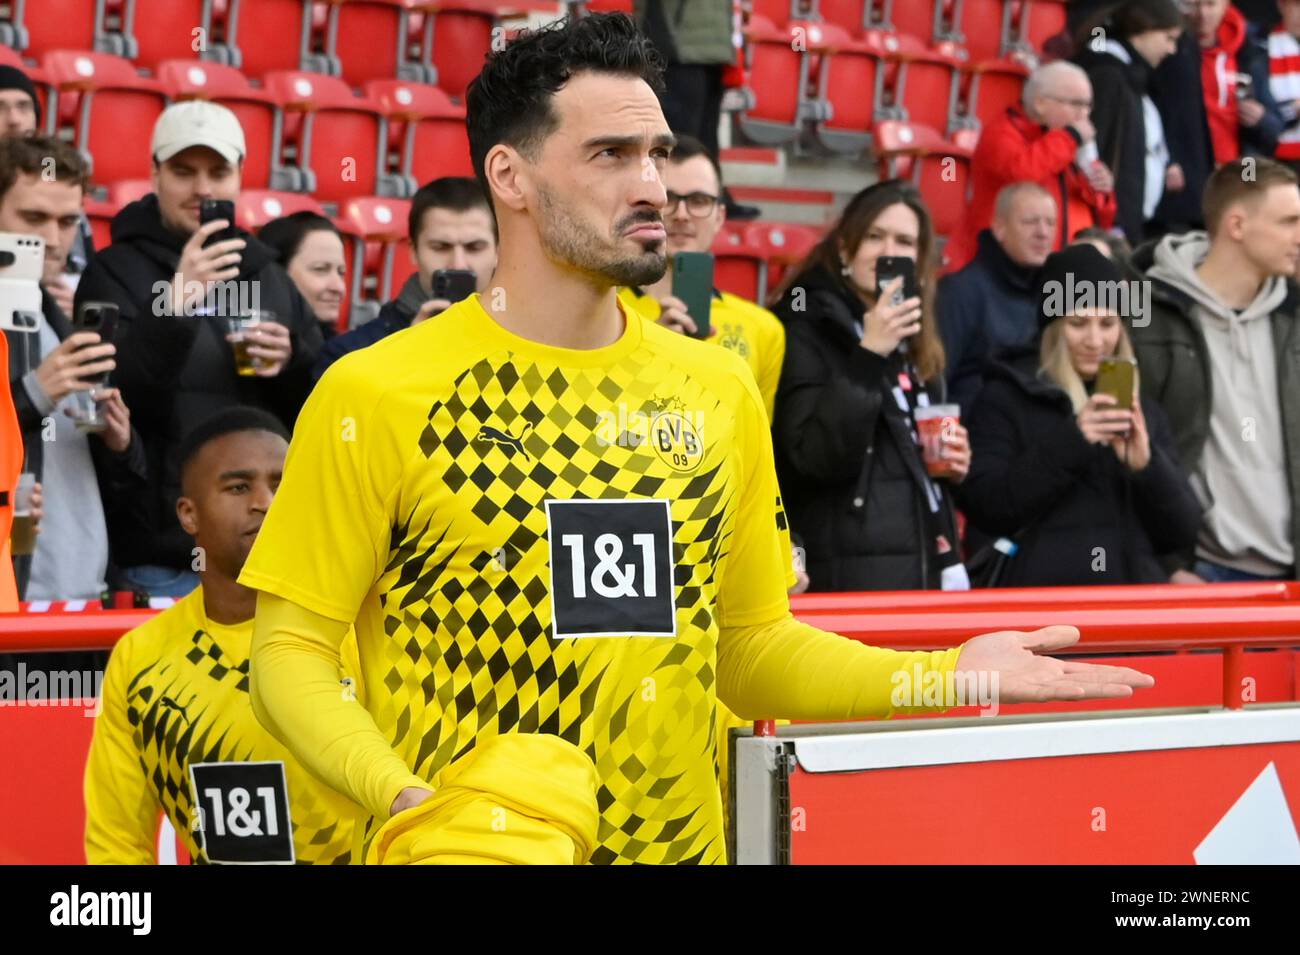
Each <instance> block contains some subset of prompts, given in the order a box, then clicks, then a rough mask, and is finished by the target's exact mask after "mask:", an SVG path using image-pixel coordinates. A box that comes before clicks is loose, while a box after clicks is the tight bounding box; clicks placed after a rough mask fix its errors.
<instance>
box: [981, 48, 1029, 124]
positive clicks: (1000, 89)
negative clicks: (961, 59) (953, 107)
mask: <svg viewBox="0 0 1300 955" xmlns="http://www.w3.org/2000/svg"><path fill="white" fill-rule="evenodd" d="M966 72H967V74H968V77H969V79H968V83H967V89H966V97H965V99H966V115H968V116H970V117H972V118H974V119H975V120H977V121H978V122H979V124H980V126H981V127H982V126H986V125H987V124H989V123H990V122H992V121H993V120H995V119H997V118H998V117H999V116H1001V115H1002V114H1003V112H1005V111H1006V108H1007V107H1008V106H1014V105H1015V104H1016V103H1019V102H1020V91H1021V89H1022V88H1023V87H1024V85H1025V78H1026V77H1027V76H1029V68H1028V67H1026V66H1025V65H1024V64H1023V63H1021V62H1020V61H1019V60H984V61H982V62H979V63H974V64H972V65H971V66H969V67H967V69H966Z"/></svg>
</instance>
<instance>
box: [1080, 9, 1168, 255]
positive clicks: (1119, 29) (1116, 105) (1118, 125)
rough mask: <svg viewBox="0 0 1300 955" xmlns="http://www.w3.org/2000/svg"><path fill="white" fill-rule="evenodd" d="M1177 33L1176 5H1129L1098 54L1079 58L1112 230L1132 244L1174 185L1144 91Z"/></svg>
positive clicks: (1089, 50)
mask: <svg viewBox="0 0 1300 955" xmlns="http://www.w3.org/2000/svg"><path fill="white" fill-rule="evenodd" d="M1182 29H1183V15H1182V12H1181V11H1180V10H1179V9H1178V6H1177V5H1176V4H1175V3H1174V0H1127V2H1125V3H1122V4H1120V5H1119V7H1118V8H1116V9H1115V10H1114V11H1113V12H1112V13H1111V15H1110V19H1109V20H1108V21H1107V27H1106V31H1105V42H1104V43H1103V44H1100V49H1098V45H1097V44H1092V43H1090V44H1089V45H1088V46H1087V47H1086V48H1085V49H1084V50H1082V51H1081V52H1080V53H1079V55H1078V57H1077V62H1078V63H1079V65H1080V66H1082V67H1083V68H1084V69H1085V70H1087V72H1088V79H1089V80H1091V81H1092V92H1093V103H1092V113H1091V118H1092V124H1093V126H1095V127H1096V130H1097V150H1098V151H1099V153H1100V154H1101V159H1102V161H1103V162H1105V163H1106V165H1107V168H1108V169H1110V170H1111V172H1112V173H1114V176H1115V201H1116V219H1115V223H1116V225H1118V226H1119V227H1120V228H1121V229H1122V230H1123V231H1124V234H1125V236H1127V237H1128V240H1129V241H1130V242H1134V243H1136V242H1140V241H1141V240H1142V238H1143V237H1144V235H1145V233H1146V223H1147V222H1148V221H1149V220H1151V219H1152V218H1153V217H1154V216H1155V213H1156V206H1157V205H1158V204H1159V203H1160V200H1161V197H1162V196H1163V195H1164V192H1165V187H1166V185H1170V186H1171V187H1176V186H1177V185H1178V183H1179V180H1178V179H1177V174H1176V173H1171V172H1169V146H1168V144H1167V143H1166V141H1165V133H1164V124H1163V122H1162V121H1161V118H1160V111H1159V110H1158V109H1157V108H1156V104H1155V103H1154V102H1153V101H1152V99H1151V97H1150V96H1149V95H1148V91H1147V87H1148V84H1149V83H1150V80H1151V72H1152V71H1153V70H1154V69H1155V68H1156V67H1158V66H1159V65H1160V63H1161V61H1162V60H1164V59H1165V57H1167V56H1169V55H1170V54H1171V53H1173V52H1174V49H1175V47H1176V45H1177V43H1178V36H1179V34H1180V33H1181V32H1182ZM1102 224H1103V225H1106V224H1107V223H1102ZM1075 231H1078V230H1077V229H1072V231H1071V234H1073V233H1074V232H1075Z"/></svg>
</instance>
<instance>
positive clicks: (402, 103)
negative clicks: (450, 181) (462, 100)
mask: <svg viewBox="0 0 1300 955" xmlns="http://www.w3.org/2000/svg"><path fill="white" fill-rule="evenodd" d="M366 93H367V94H369V95H370V97H371V98H372V99H374V100H375V101H376V102H378V103H379V105H380V107H381V108H382V109H383V111H384V115H385V116H386V117H388V123H389V144H390V147H391V146H395V147H396V149H397V152H398V155H399V156H400V157H401V160H400V162H401V167H400V168H401V172H402V174H403V175H405V176H409V177H410V178H412V179H413V180H414V181H415V182H416V183H417V184H423V183H426V182H428V181H429V180H431V179H438V178H440V177H442V176H472V175H474V164H473V163H472V162H471V160H470V155H469V134H468V133H467V132H466V130H465V107H463V106H457V105H456V104H455V103H453V102H452V101H451V99H450V98H449V97H448V96H447V94H446V93H445V92H443V91H442V90H441V89H439V88H438V87H436V86H429V85H428V84H425V83H407V82H404V81H402V80H375V81H372V82H370V83H367V84H366Z"/></svg>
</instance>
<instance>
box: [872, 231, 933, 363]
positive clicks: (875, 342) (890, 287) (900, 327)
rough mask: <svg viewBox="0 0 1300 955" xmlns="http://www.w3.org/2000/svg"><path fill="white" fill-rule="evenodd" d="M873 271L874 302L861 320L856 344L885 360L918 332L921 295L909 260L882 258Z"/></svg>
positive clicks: (913, 268) (890, 257)
mask: <svg viewBox="0 0 1300 955" xmlns="http://www.w3.org/2000/svg"><path fill="white" fill-rule="evenodd" d="M875 271H876V303H875V304H874V305H873V306H872V307H871V308H869V309H867V312H866V314H865V315H864V316H863V318H862V340H861V342H860V343H859V344H861V346H862V347H863V348H866V349H867V350H868V351H872V352H875V353H876V354H877V355H880V356H881V357H884V358H887V357H889V356H890V355H892V354H893V353H894V352H895V351H896V350H897V349H898V347H899V345H900V344H901V343H902V342H903V341H904V340H906V339H908V338H910V337H911V336H913V335H915V334H917V333H918V332H920V331H921V296H920V292H919V290H918V287H917V282H916V262H915V261H914V260H913V259H909V258H907V257H906V256H890V255H882V256H880V258H878V259H876V266H875Z"/></svg>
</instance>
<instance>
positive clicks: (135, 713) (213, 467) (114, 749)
mask: <svg viewBox="0 0 1300 955" xmlns="http://www.w3.org/2000/svg"><path fill="white" fill-rule="evenodd" d="M287 439H288V435H287V434H286V433H285V430H284V426H283V425H281V424H280V422H279V421H278V420H277V419H276V418H274V417H272V416H271V415H268V414H266V413H265V412H262V411H258V410H257V409H254V408H243V407H234V408H230V409H227V410H225V411H221V412H218V413H217V414H216V415H214V416H213V417H211V418H210V419H208V420H207V421H204V422H202V423H200V424H199V425H197V426H196V427H195V429H194V431H193V432H191V434H190V435H189V436H188V437H187V439H186V441H185V444H184V447H183V448H182V452H181V459H182V462H183V463H182V465H181V488H182V491H181V493H182V496H181V498H180V500H179V501H178V502H177V508H176V509H177V513H178V515H179V517H180V522H181V526H183V527H184V528H185V530H186V531H187V532H188V533H189V534H191V535H192V536H193V537H194V539H195V542H196V544H197V545H198V547H197V549H196V553H197V554H198V555H201V557H202V563H201V564H200V568H201V569H200V574H199V576H200V579H201V581H202V583H201V585H200V586H199V587H198V589H196V590H195V591H193V592H192V593H190V594H189V595H188V596H186V597H184V598H182V599H181V600H180V601H179V602H178V603H177V604H176V605H175V606H173V607H171V608H169V609H167V610H165V611H163V612H162V613H160V614H158V615H157V616H156V617H154V618H153V619H152V620H150V621H149V622H148V623H146V624H144V625H143V626H141V627H137V628H136V629H134V630H132V631H131V632H130V633H128V634H126V636H124V637H123V638H122V639H121V640H120V641H119V642H118V644H117V646H116V647H114V649H113V653H112V656H111V657H110V658H109V661H108V669H107V672H106V673H105V680H104V687H103V709H102V711H101V713H100V715H99V717H98V718H97V720H96V722H95V734H94V739H93V741H92V743H91V746H90V758H89V762H88V763H87V766H86V783H85V794H86V858H87V860H88V861H89V862H91V863H117V864H149V863H153V862H155V861H156V855H157V853H156V850H155V835H154V834H155V831H156V830H157V828H158V816H159V813H160V812H161V813H166V815H167V818H168V819H169V820H170V821H171V824H172V826H174V827H175V829H176V831H177V833H179V834H180V837H181V838H182V839H183V840H184V842H185V845H186V847H187V848H188V850H189V853H190V857H191V859H193V860H194V861H196V862H213V863H217V862H225V863H254V862H262V863H277V862H280V863H289V862H300V863H304V862H311V863H325V864H329V863H336V864H342V863H347V862H348V861H349V859H350V857H351V851H352V837H353V830H354V828H355V826H354V823H355V820H356V817H357V816H358V815H360V808H359V807H358V806H356V805H355V804H353V803H351V802H349V801H348V800H347V799H345V798H344V797H342V796H340V795H339V794H338V793H336V792H334V791H333V790H330V789H328V788H327V787H325V786H322V785H321V784H320V783H319V782H317V781H316V780H314V779H312V778H311V776H309V775H308V774H307V772H306V771H305V770H304V769H303V768H302V766H301V765H299V764H298V763H297V762H296V761H295V760H294V759H293V757H292V756H290V755H289V753H288V752H286V751H285V748H284V747H283V746H282V745H280V743H278V742H277V741H276V740H274V739H273V738H272V737H271V736H270V734H268V733H267V732H266V730H264V729H263V728H262V726H261V725H260V724H259V723H258V722H257V719H256V717H254V715H253V710H252V707H251V706H250V705H249V700H248V683H249V680H248V652H249V643H250V641H251V639H252V634H253V610H254V607H255V605H256V599H257V598H256V594H255V593H254V592H253V591H251V590H249V589H248V588H246V587H244V586H242V585H241V584H240V583H239V582H238V579H237V578H238V576H239V570H240V567H242V566H243V563H244V560H245V558H246V557H247V556H248V551H249V549H250V548H251V547H252V546H253V540H254V538H255V537H256V536H257V534H258V530H259V528H260V527H261V524H262V521H263V519H264V518H265V516H266V511H267V508H268V507H269V506H270V503H271V498H272V497H273V496H274V495H275V492H276V488H277V486H278V485H279V483H280V474H281V471H282V470H283V467H284V453H285V449H286V447H287V446H288V444H287ZM348 645H349V647H350V651H351V652H350V654H349V655H350V656H351V658H352V659H351V661H350V663H349V669H350V670H351V672H352V673H353V674H355V673H356V663H355V644H354V642H353V641H351V640H349V641H348ZM344 679H348V680H350V682H348V683H344V682H342V680H344ZM334 691H335V693H336V695H338V696H339V699H340V702H342V703H344V704H345V705H348V706H351V707H352V708H354V709H356V710H358V711H359V712H364V711H362V710H361V707H360V704H359V703H358V702H355V697H356V690H355V678H354V677H353V678H348V677H338V676H336V679H335V686H334ZM200 810H201V811H200Z"/></svg>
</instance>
